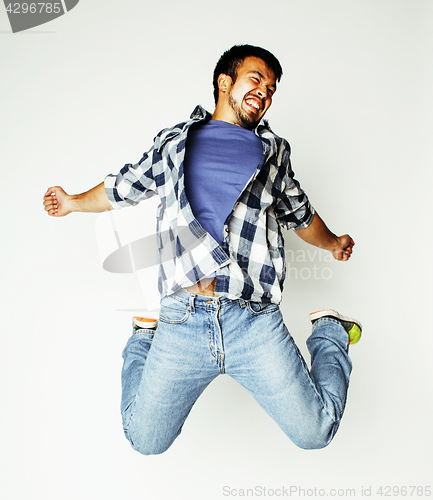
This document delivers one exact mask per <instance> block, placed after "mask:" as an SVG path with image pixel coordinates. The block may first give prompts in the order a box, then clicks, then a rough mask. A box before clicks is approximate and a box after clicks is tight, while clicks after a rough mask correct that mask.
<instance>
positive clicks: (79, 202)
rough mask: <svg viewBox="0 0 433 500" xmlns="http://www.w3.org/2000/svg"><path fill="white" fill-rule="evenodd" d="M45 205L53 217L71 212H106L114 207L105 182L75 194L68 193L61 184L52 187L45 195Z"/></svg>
mask: <svg viewBox="0 0 433 500" xmlns="http://www.w3.org/2000/svg"><path fill="white" fill-rule="evenodd" d="M44 207H45V210H46V211H47V212H48V215H51V216H52V217H63V216H65V215H68V214H70V213H71V212H106V211H107V210H112V208H113V207H112V206H111V203H110V201H109V199H108V196H107V193H106V191H105V186H104V183H103V182H101V184H98V185H97V186H95V187H94V188H93V189H90V190H89V191H86V192H85V193H81V194H75V195H68V194H67V193H65V191H64V190H63V189H62V188H61V187H60V186H54V187H50V188H48V190H47V192H46V193H45V195H44Z"/></svg>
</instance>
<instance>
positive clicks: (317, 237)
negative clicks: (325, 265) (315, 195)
mask: <svg viewBox="0 0 433 500" xmlns="http://www.w3.org/2000/svg"><path fill="white" fill-rule="evenodd" d="M295 232H296V234H297V235H298V236H299V237H300V238H301V239H303V240H304V241H305V242H306V243H309V244H310V245H314V246H316V247H319V248H324V249H325V250H329V251H330V252H331V253H332V255H333V256H334V258H335V259H337V260H343V261H346V260H349V258H350V256H351V254H352V248H353V246H354V245H355V242H354V241H353V240H352V238H351V237H350V236H349V235H348V234H344V235H343V236H336V235H335V234H334V233H333V232H331V231H330V230H329V229H328V227H327V226H326V224H325V223H324V222H323V220H322V219H321V218H320V217H319V214H318V213H317V212H316V213H315V214H314V217H313V220H312V222H311V224H310V225H309V226H307V227H306V228H304V229H298V230H297V231H295Z"/></svg>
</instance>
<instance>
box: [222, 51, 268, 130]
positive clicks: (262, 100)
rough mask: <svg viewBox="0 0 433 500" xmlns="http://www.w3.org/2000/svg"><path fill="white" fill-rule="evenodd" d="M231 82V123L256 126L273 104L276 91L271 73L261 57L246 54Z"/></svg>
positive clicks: (229, 102)
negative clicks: (233, 80)
mask: <svg viewBox="0 0 433 500" xmlns="http://www.w3.org/2000/svg"><path fill="white" fill-rule="evenodd" d="M229 79H230V77H229ZM230 82H231V83H230V85H229V88H228V105H229V107H230V108H231V110H230V111H231V113H232V123H234V124H236V125H240V126H241V127H244V128H247V129H253V128H255V127H256V126H257V125H258V123H259V122H260V120H261V119H262V118H263V116H264V115H265V113H266V111H267V110H268V109H269V107H270V106H271V104H272V96H273V94H274V93H275V91H276V81H275V74H274V72H273V71H272V70H271V69H270V68H268V66H267V65H266V63H265V62H264V61H263V60H262V59H259V58H257V57H247V58H245V60H244V62H243V63H242V65H241V66H239V68H238V72H237V78H236V81H235V83H233V82H232V81H231V79H230Z"/></svg>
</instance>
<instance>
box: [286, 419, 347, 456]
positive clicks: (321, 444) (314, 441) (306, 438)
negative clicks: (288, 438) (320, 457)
mask: <svg viewBox="0 0 433 500" xmlns="http://www.w3.org/2000/svg"><path fill="white" fill-rule="evenodd" d="M337 429H338V425H334V426H333V427H331V429H326V430H322V429H315V430H313V431H312V432H308V433H305V434H303V435H298V436H296V437H295V438H292V441H293V442H294V444H296V446H298V447H299V448H301V449H303V450H321V449H322V448H326V447H327V446H328V445H329V444H330V443H331V441H332V439H333V438H334V436H335V433H336V432H337Z"/></svg>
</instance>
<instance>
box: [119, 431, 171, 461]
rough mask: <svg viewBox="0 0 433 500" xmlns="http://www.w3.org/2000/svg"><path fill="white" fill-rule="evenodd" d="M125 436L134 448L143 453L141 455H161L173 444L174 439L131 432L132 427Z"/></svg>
mask: <svg viewBox="0 0 433 500" xmlns="http://www.w3.org/2000/svg"><path fill="white" fill-rule="evenodd" d="M124 432H125V437H126V439H127V440H128V441H129V444H130V445H131V447H132V449H133V450H135V451H138V453H141V455H161V453H164V452H165V451H167V450H168V449H169V448H170V446H171V445H172V444H173V441H174V440H175V438H176V436H175V437H174V438H173V439H163V438H162V437H158V436H155V434H153V435H148V434H147V433H144V432H139V433H136V432H131V429H130V428H129V429H128V430H125V429H124Z"/></svg>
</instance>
